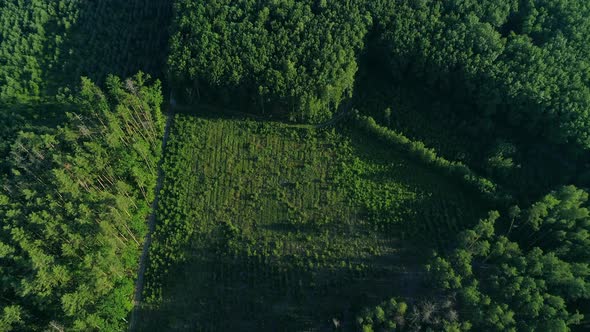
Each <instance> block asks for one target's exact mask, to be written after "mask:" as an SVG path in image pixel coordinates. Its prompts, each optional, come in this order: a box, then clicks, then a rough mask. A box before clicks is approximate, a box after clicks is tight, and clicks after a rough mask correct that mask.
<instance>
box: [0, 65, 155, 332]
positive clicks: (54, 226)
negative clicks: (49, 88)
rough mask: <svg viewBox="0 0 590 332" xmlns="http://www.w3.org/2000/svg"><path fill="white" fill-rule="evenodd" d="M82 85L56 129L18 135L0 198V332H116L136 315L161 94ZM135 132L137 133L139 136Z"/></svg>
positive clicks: (131, 84)
mask: <svg viewBox="0 0 590 332" xmlns="http://www.w3.org/2000/svg"><path fill="white" fill-rule="evenodd" d="M148 80H149V77H146V76H143V75H137V76H135V77H134V78H132V79H128V80H126V81H125V82H123V81H121V80H120V79H119V78H117V77H114V76H111V77H109V78H108V80H107V86H108V89H107V91H106V93H103V92H102V91H101V90H100V89H99V88H98V87H97V86H96V85H94V84H93V83H92V82H90V81H89V80H87V79H85V80H83V82H82V86H81V88H80V91H79V92H78V93H77V94H76V95H75V96H73V97H72V101H71V103H72V104H71V105H70V106H69V107H68V108H66V109H63V111H66V112H67V113H66V114H65V115H64V118H65V120H64V121H62V122H61V123H60V125H59V126H58V127H47V126H36V127H33V128H31V130H26V129H25V128H23V127H21V128H20V129H19V132H18V133H17V134H16V135H13V140H12V142H11V145H10V146H9V147H8V148H7V149H8V151H9V152H7V153H6V155H5V157H4V158H5V159H4V161H3V162H4V163H5V164H6V165H5V167H6V168H7V169H8V170H9V171H8V172H7V173H6V174H2V178H1V180H2V194H0V219H1V220H2V222H3V224H2V226H3V227H2V228H1V229H0V262H1V265H0V266H1V267H0V276H1V278H2V283H1V286H0V299H1V300H0V304H1V306H2V310H3V314H1V315H0V330H3V331H7V330H10V329H11V328H14V329H16V330H27V331H43V330H46V329H47V328H50V327H53V328H56V329H58V330H59V329H75V330H107V331H118V330H121V329H122V328H123V327H124V326H125V324H126V323H125V318H126V316H127V314H128V311H129V310H130V309H131V307H132V303H131V299H130V295H131V294H132V292H133V279H134V275H135V272H136V269H137V259H138V256H139V250H140V249H141V248H140V242H139V241H141V240H142V237H143V235H144V234H145V232H146V229H147V227H146V224H145V216H146V215H147V211H148V210H149V206H150V203H151V201H152V200H153V188H154V186H155V182H156V164H157V160H158V159H157V157H158V156H159V155H160V154H161V144H160V141H161V137H162V131H163V126H164V122H163V117H162V114H161V113H160V104H161V103H162V96H161V91H160V84H159V83H158V82H156V83H150V82H149V81H148ZM140 131H141V133H140Z"/></svg>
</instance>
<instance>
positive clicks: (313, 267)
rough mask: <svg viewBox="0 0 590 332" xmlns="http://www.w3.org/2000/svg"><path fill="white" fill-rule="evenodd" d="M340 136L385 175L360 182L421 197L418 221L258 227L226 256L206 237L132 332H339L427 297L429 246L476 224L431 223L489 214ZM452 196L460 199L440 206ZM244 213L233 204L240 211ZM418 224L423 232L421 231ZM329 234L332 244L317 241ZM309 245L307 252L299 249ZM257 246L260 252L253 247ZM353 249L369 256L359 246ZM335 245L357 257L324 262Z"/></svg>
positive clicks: (400, 160) (352, 135) (396, 155)
mask: <svg viewBox="0 0 590 332" xmlns="http://www.w3.org/2000/svg"><path fill="white" fill-rule="evenodd" d="M328 130H330V129H328ZM339 131H340V132H341V133H342V134H343V135H344V137H345V138H346V139H349V140H350V141H351V148H352V154H353V155H354V156H357V157H358V158H360V159H363V160H365V161H367V162H370V163H373V164H379V165H381V166H384V167H382V169H383V171H381V172H374V173H371V174H368V175H366V176H367V179H366V180H367V181H373V182H376V183H379V182H383V181H387V180H388V179H389V178H391V177H392V176H394V177H395V179H394V180H391V179H390V180H391V181H397V182H400V183H401V184H402V185H404V186H407V187H410V188H412V189H418V190H421V191H422V192H423V193H424V195H422V196H421V197H420V198H419V199H416V200H415V201H413V202H412V203H411V204H413V205H412V206H411V208H412V209H413V210H416V211H419V213H418V214H417V215H408V216H407V222H406V223H404V224H399V225H387V226H381V225H376V224H371V223H369V222H367V221H366V220H365V219H366V216H364V215H362V213H363V211H360V212H359V214H358V215H353V216H352V217H351V218H350V220H344V221H343V222H342V224H337V223H336V224H328V225H322V224H319V225H307V226H305V225H304V226H303V227H299V226H298V225H293V224H291V223H289V222H288V221H283V220H282V219H280V218H278V219H277V220H276V221H274V222H273V221H271V222H268V223H261V224H260V225H259V226H257V227H258V230H256V229H254V231H255V235H256V236H253V237H252V238H248V239H247V241H242V238H241V237H239V236H238V237H237V242H238V243H239V244H238V248H239V249H238V250H237V251H232V250H234V249H231V250H230V249H229V248H235V247H236V244H235V242H234V244H233V245H232V244H231V243H230V242H231V241H227V239H226V240H222V239H220V237H218V236H217V235H219V234H221V232H220V231H219V230H217V231H208V232H207V236H205V235H202V236H199V237H198V240H194V241H193V243H192V246H193V247H192V248H190V249H188V253H187V255H186V257H189V258H188V261H186V262H184V263H181V264H177V265H176V266H173V267H172V268H170V269H169V271H168V273H167V277H166V278H165V279H164V281H163V282H162V285H163V286H164V287H163V295H162V301H161V303H159V304H155V305H143V306H142V308H141V312H140V316H139V317H141V318H140V320H141V321H140V322H139V324H138V330H139V331H194V330H199V331H200V330H202V331H224V330H228V331H301V330H319V331H326V330H327V331H329V330H332V329H334V326H333V322H332V319H333V318H335V319H337V320H338V322H339V324H340V328H341V329H342V330H355V328H356V326H355V316H356V315H357V314H358V313H359V311H360V310H361V309H362V308H363V307H368V306H374V305H376V304H378V303H380V302H381V301H383V300H384V299H387V298H389V297H393V296H396V297H402V298H405V299H409V300H410V301H411V300H412V299H415V298H418V297H419V296H421V295H422V294H423V293H424V292H425V291H427V285H426V287H425V285H424V276H425V275H424V271H423V268H422V266H423V264H424V263H425V262H426V260H427V259H428V257H429V254H430V250H428V248H430V249H433V246H432V244H436V246H438V247H439V248H444V245H445V244H446V243H448V242H449V241H453V239H454V235H456V233H458V231H459V230H461V229H463V228H466V227H469V226H470V225H472V224H473V223H475V222H476V221H477V219H478V215H477V214H476V213H467V212H465V214H466V217H465V220H457V222H456V223H455V224H453V225H451V226H455V227H456V228H453V229H448V230H447V228H448V227H449V225H446V224H442V223H441V224H437V223H436V222H437V221H438V219H436V214H437V213H439V212H440V209H441V208H443V209H446V210H445V212H444V213H443V214H441V215H443V217H441V218H440V220H442V221H445V220H446V219H445V218H446V214H450V215H457V216H459V215H460V214H461V212H460V211H461V209H463V208H465V207H464V206H463V203H466V202H470V203H471V204H472V206H470V207H467V209H473V210H477V211H479V212H482V211H483V212H485V211H486V209H484V208H483V207H481V205H480V204H481V203H480V202H478V201H476V200H475V201H473V202H472V201H471V200H470V194H468V193H466V192H465V191H464V188H461V186H460V185H459V184H457V183H455V182H454V180H451V179H448V178H446V177H444V176H443V175H441V174H439V173H438V172H436V171H434V170H432V169H430V168H428V167H427V166H424V165H421V164H420V163H419V162H413V161H411V160H408V159H407V158H406V157H404V156H403V155H401V154H400V152H397V151H394V150H392V148H391V147H389V146H387V145H385V144H382V143H378V142H377V141H376V140H374V139H371V138H370V137H368V136H367V135H364V134H361V133H359V132H357V131H355V130H348V131H347V130H346V129H344V128H342V129H339ZM240 156H241V158H248V157H249V155H248V154H244V155H240ZM392 169H394V170H395V172H396V173H395V174H393V175H392V173H391V171H392ZM297 174H298V173H297ZM330 176H334V175H333V174H330ZM417 179H418V180H417ZM428 183H430V185H427V184H428ZM432 183H436V186H434V185H432ZM453 191H457V192H460V193H461V194H457V196H448V197H447V196H445V195H447V194H448V193H449V192H453ZM261 196H264V194H261ZM264 197H265V199H272V197H273V196H271V195H270V194H269V195H268V197H267V196H264ZM457 197H459V198H457ZM463 200H464V201H463ZM243 203H244V202H242V203H235V204H237V205H238V209H239V208H240V205H241V204H243ZM265 206H266V205H265ZM483 212H482V213H483ZM429 218H433V219H435V220H434V222H432V221H430V220H429ZM458 218H459V217H458ZM425 223H428V225H429V226H428V227H429V228H427V229H421V228H420V227H421V226H420V225H422V224H425ZM213 224H215V223H213ZM238 225H241V226H243V225H242V224H240V223H239V222H238ZM207 227H211V226H210V225H209V224H208V226H207ZM213 227H217V228H219V227H222V226H220V225H217V226H213ZM244 227H245V226H244ZM238 228H239V226H238ZM242 231H243V230H242ZM326 231H329V232H330V234H333V235H330V236H324V235H323V234H326ZM270 233H272V234H271V235H270V236H269V234H270ZM211 234H217V235H215V236H211ZM238 234H239V231H238ZM249 234H252V233H249ZM264 234H266V235H264ZM292 234H296V235H292ZM258 235H260V237H259V236H258ZM306 238H308V239H309V240H308V241H310V242H304V243H303V246H302V248H300V247H299V244H300V243H299V241H300V240H301V239H306ZM359 238H360V239H361V240H359V241H357V240H358V239H359ZM266 239H268V240H269V241H271V242H272V241H274V240H277V239H280V240H281V241H282V242H283V243H286V244H285V246H290V248H287V249H281V250H284V251H281V252H278V253H274V252H273V250H274V249H273V248H275V247H274V246H270V249H269V246H267V245H266V243H267V242H266ZM433 239H434V240H433ZM259 240H260V241H262V242H264V245H261V246H256V245H252V242H250V241H259ZM322 241H325V242H322ZM339 241H340V242H339ZM360 241H364V243H371V246H366V245H363V244H360V245H358V243H360ZM335 243H344V245H345V246H355V245H358V247H355V249H354V250H343V251H332V252H335V254H330V252H331V250H333V248H336V247H333V245H334V244H335ZM373 244H375V250H374V251H373V249H374V248H373ZM306 245H307V247H306ZM246 247H249V248H248V249H246ZM293 247H295V248H296V249H293ZM252 248H253V249H252ZM357 248H360V249H357ZM251 249H252V250H251ZM258 249H260V250H258ZM344 253H346V254H344ZM316 254H317V255H318V256H319V257H316Z"/></svg>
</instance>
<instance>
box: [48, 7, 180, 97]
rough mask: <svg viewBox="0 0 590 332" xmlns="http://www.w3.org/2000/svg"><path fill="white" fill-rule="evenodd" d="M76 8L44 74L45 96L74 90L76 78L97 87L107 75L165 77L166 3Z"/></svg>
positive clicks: (169, 9) (169, 17)
mask: <svg viewBox="0 0 590 332" xmlns="http://www.w3.org/2000/svg"><path fill="white" fill-rule="evenodd" d="M77 6H78V8H77V11H78V16H77V19H76V20H75V22H74V23H73V24H72V25H71V26H70V27H69V28H68V29H67V30H66V32H65V33H64V39H63V41H62V43H61V45H60V46H59V48H60V51H59V53H58V58H57V59H56V61H55V65H54V66H53V67H52V68H50V69H49V70H48V71H46V73H45V74H46V77H45V78H44V80H45V81H46V82H51V83H50V86H49V87H48V90H49V92H50V94H55V93H56V92H57V91H58V89H59V88H61V87H72V86H76V85H77V84H78V82H79V79H80V77H82V76H85V77H88V78H90V79H92V80H93V81H94V82H96V83H98V84H102V83H103V82H104V80H105V78H106V77H107V75H108V74H114V75H117V76H119V77H128V76H131V75H133V74H135V73H137V72H138V71H143V72H145V73H148V74H151V75H152V76H153V77H158V78H160V79H163V78H164V77H165V75H164V73H165V68H166V58H167V55H168V46H167V44H168V35H169V32H168V29H169V26H170V22H171V13H172V2H171V1H162V0H133V1H118V0H101V1H79V2H77Z"/></svg>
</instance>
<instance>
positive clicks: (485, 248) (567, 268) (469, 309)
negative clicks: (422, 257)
mask: <svg viewBox="0 0 590 332" xmlns="http://www.w3.org/2000/svg"><path fill="white" fill-rule="evenodd" d="M587 199H588V194H587V193H586V192H584V191H583V190H580V189H577V188H575V187H573V186H568V187H563V188H561V189H560V190H558V191H555V192H552V193H551V194H549V195H547V196H545V197H544V198H543V199H542V200H541V201H539V202H537V203H535V204H533V206H532V207H531V208H530V209H529V210H528V212H527V213H526V215H524V216H522V217H520V218H521V221H519V222H518V223H517V224H519V225H520V226H518V227H519V229H520V231H519V232H517V233H518V234H514V233H513V235H515V238H516V240H511V239H509V238H508V237H506V236H504V235H500V234H497V233H496V232H495V227H494V224H495V223H496V220H497V219H498V218H499V214H498V213H497V212H491V213H490V214H489V216H488V218H486V219H483V220H482V221H480V223H479V224H478V225H476V226H475V227H474V228H473V229H471V230H467V231H465V232H463V233H462V234H461V235H460V237H459V238H460V241H459V244H458V246H457V248H456V249H454V250H453V251H452V252H451V253H449V254H447V255H445V257H441V256H436V257H435V258H434V259H433V260H432V261H431V263H430V264H428V265H427V269H428V271H429V273H430V276H431V280H432V282H433V284H434V285H435V286H436V290H437V291H439V292H442V293H443V294H448V295H450V294H456V296H457V298H458V300H459V302H458V304H459V312H460V313H464V314H463V315H462V316H463V319H465V320H468V321H469V322H471V323H472V324H473V327H474V328H475V329H477V330H486V331H508V330H510V331H532V330H547V331H553V330H555V331H557V330H560V331H561V330H563V331H568V330H569V328H570V326H572V325H575V324H577V323H579V322H580V321H581V319H582V318H583V316H582V315H581V314H580V313H579V312H578V311H577V309H579V308H577V307H576V305H575V303H577V301H579V300H580V299H588V298H590V292H588V289H589V287H590V265H589V263H588V257H587V255H586V253H587V249H588V243H587V235H588V231H589V229H590V223H588V220H589V214H588V210H587V209H586V208H585V207H583V206H582V205H584V204H586V202H587ZM511 218H519V217H518V215H517V214H514V213H513V216H512V217H511ZM567 239H575V240H581V241H580V242H575V241H571V240H570V241H568V240H567ZM558 240H559V241H558ZM585 240H586V242H584V241H585ZM523 248H524V249H523Z"/></svg>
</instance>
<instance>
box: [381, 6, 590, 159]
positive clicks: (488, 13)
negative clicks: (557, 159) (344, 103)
mask: <svg viewBox="0 0 590 332" xmlns="http://www.w3.org/2000/svg"><path fill="white" fill-rule="evenodd" d="M371 7H372V11H373V13H374V15H375V17H376V19H375V21H376V23H377V29H378V31H379V32H380V35H379V36H378V38H379V40H380V45H381V46H382V47H383V48H384V49H386V51H385V52H386V56H387V58H388V62H389V65H390V70H391V71H392V73H394V75H398V77H399V78H400V80H412V79H417V80H418V81H420V82H423V83H425V84H427V85H428V87H430V88H432V89H435V90H437V91H440V92H441V93H443V94H445V95H450V96H451V98H452V99H453V100H454V101H455V102H456V103H457V104H469V105H470V107H469V108H468V109H466V110H465V112H463V113H461V116H465V117H468V116H469V113H471V114H473V115H475V116H478V117H483V118H486V119H489V120H491V121H492V122H494V125H498V126H505V125H506V124H504V123H498V122H496V121H495V119H497V118H498V116H502V117H508V121H509V125H513V126H519V127H521V128H524V129H525V130H526V131H527V133H528V134H529V135H545V136H547V137H548V138H549V139H550V140H551V141H552V142H556V143H570V142H571V143H573V142H575V143H576V144H578V145H579V146H580V147H583V148H585V149H587V148H590V131H589V128H590V113H589V111H588V110H589V109H590V108H589V107H588V106H589V105H590V90H589V89H590V84H589V83H590V71H589V68H590V66H589V62H588V61H589V60H588V59H590V57H589V56H588V55H589V54H590V51H589V50H590V49H589V48H588V46H587V45H588V38H589V37H588V36H590V34H589V33H588V32H589V31H590V23H589V22H590V21H589V20H588V17H589V14H590V6H588V4H587V3H586V2H584V1H565V0H563V1H515V0H503V1H496V0H489V1H475V0H473V1H445V2H444V3H441V2H439V1H432V0H426V1H420V2H406V1H395V0H392V1H387V0H386V1H376V2H374V3H372V4H371ZM471 105H473V106H475V107H471ZM453 111H456V112H459V111H461V110H460V109H455V110H453ZM481 129H483V128H481ZM487 131H488V132H489V131H490V130H489V129H488V130H487Z"/></svg>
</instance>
